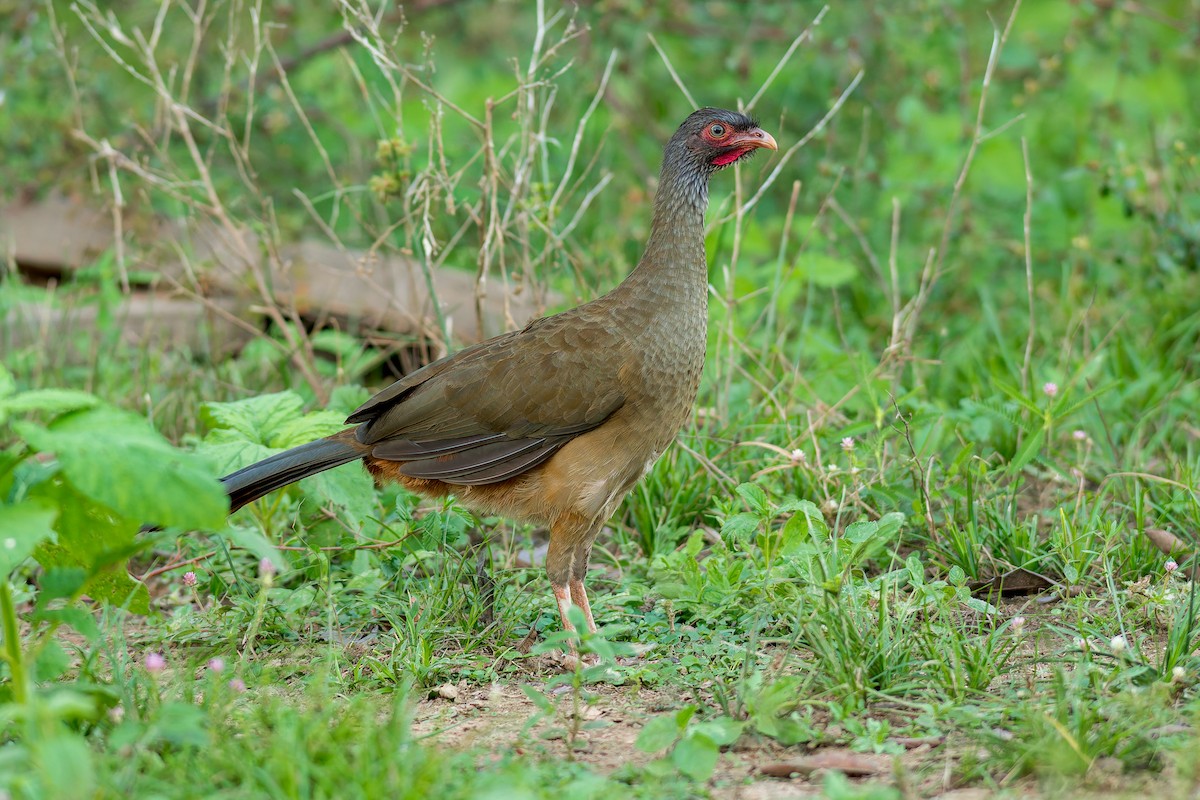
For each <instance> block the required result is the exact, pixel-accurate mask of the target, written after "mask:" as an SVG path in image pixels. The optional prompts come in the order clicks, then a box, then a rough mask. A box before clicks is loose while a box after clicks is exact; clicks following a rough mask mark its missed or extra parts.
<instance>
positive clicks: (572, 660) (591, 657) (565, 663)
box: [557, 651, 600, 672]
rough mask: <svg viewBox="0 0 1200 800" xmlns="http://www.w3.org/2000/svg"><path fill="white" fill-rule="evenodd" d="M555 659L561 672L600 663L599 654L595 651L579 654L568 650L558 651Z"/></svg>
mask: <svg viewBox="0 0 1200 800" xmlns="http://www.w3.org/2000/svg"><path fill="white" fill-rule="evenodd" d="M557 661H558V665H559V666H560V667H562V671H563V672H574V671H575V670H577V669H587V668H588V667H594V666H597V665H598V664H599V663H600V656H598V655H596V654H595V653H585V654H584V655H582V656H581V655H579V654H578V653H572V652H570V651H559V653H558V657H557Z"/></svg>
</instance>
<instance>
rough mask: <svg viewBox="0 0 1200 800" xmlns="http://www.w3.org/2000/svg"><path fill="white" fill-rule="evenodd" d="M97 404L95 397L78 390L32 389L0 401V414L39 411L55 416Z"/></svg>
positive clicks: (98, 401)
mask: <svg viewBox="0 0 1200 800" xmlns="http://www.w3.org/2000/svg"><path fill="white" fill-rule="evenodd" d="M99 404H100V400H99V399H98V398H97V397H96V396H95V395H93V394H89V393H88V392H81V391H79V390H78V389H34V390H33V391H29V392H21V393H20V394H16V395H12V396H11V397H6V398H4V399H3V400H0V413H3V412H8V413H10V414H24V413H27V412H29V411H40V412H43V413H46V414H49V415H51V416H57V415H59V414H65V413H67V412H68V411H78V410H80V409H83V408H92V407H94V406H97V405H99Z"/></svg>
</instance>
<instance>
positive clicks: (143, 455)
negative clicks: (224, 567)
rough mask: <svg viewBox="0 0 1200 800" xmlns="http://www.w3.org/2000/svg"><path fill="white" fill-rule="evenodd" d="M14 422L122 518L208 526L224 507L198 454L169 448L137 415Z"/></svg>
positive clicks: (108, 412) (102, 411) (107, 411)
mask: <svg viewBox="0 0 1200 800" xmlns="http://www.w3.org/2000/svg"><path fill="white" fill-rule="evenodd" d="M17 427H18V432H19V433H20V434H21V435H22V436H24V437H25V439H26V441H28V442H29V443H30V444H31V445H32V446H34V447H35V448H37V449H38V450H41V451H47V452H53V453H54V454H55V455H56V456H57V458H58V462H59V464H60V465H61V467H62V473H63V475H64V476H65V477H66V478H67V480H68V481H70V482H71V484H72V485H73V486H74V487H75V488H76V489H78V490H79V491H80V492H81V493H83V494H84V495H86V496H88V497H89V498H91V499H93V500H95V501H96V502H98V503H101V504H103V505H105V506H107V507H108V508H110V509H112V510H113V511H115V512H116V513H117V514H119V515H120V516H122V517H124V518H125V519H127V520H133V521H136V522H139V523H151V524H155V525H162V526H178V527H189V528H190V527H194V528H215V527H217V526H219V525H220V524H221V523H222V521H223V520H224V518H225V515H226V513H227V512H228V510H229V503H228V500H227V499H226V497H225V491H224V490H223V489H222V488H221V484H220V483H219V482H218V481H217V480H215V479H214V478H213V477H212V476H211V475H210V474H209V471H208V469H207V468H206V467H205V465H204V462H203V460H202V459H201V458H199V457H198V456H196V455H195V454H192V453H185V452H183V451H181V450H176V449H175V448H173V447H172V446H171V445H170V444H169V443H168V442H167V441H166V440H165V439H163V438H162V436H160V435H159V434H158V433H157V432H156V431H155V430H154V429H153V428H151V427H150V425H149V423H147V422H146V420H144V419H142V418H141V417H138V416H135V415H133V414H129V413H126V412H124V411H118V410H116V409H111V408H104V407H99V408H92V409H87V410H84V411H78V412H75V413H72V414H68V415H66V416H63V417H60V418H59V419H58V420H56V421H55V422H53V423H52V424H50V425H49V426H48V427H45V428H43V427H41V426H38V425H32V424H29V423H20V424H19V426H17Z"/></svg>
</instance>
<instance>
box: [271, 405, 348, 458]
mask: <svg viewBox="0 0 1200 800" xmlns="http://www.w3.org/2000/svg"><path fill="white" fill-rule="evenodd" d="M345 428H346V423H345V417H343V416H342V415H341V414H335V413H333V412H332V411H314V412H313V413H311V414H305V415H304V416H302V417H297V418H295V419H290V420H288V421H287V422H284V423H283V424H281V425H280V426H279V427H278V428H277V429H276V430H275V432H274V434H272V436H271V440H270V441H269V442H268V444H269V445H271V446H272V447H280V448H283V449H285V450H286V449H287V448H289V447H296V446H297V445H301V444H307V443H308V442H311V441H312V440H313V439H321V438H324V437H326V436H330V435H332V434H335V433H337V432H338V431H341V430H345Z"/></svg>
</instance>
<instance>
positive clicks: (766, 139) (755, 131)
mask: <svg viewBox="0 0 1200 800" xmlns="http://www.w3.org/2000/svg"><path fill="white" fill-rule="evenodd" d="M726 146H727V147H730V146H732V147H761V148H763V149H764V150H778V149H779V145H777V144H775V137H774V136H772V135H771V134H769V133H767V132H766V131H764V130H763V129H762V128H751V129H750V130H748V131H746V132H745V133H743V134H740V135H739V136H737V137H736V138H734V139H733V140H731V141H729V142H727V143H726Z"/></svg>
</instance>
